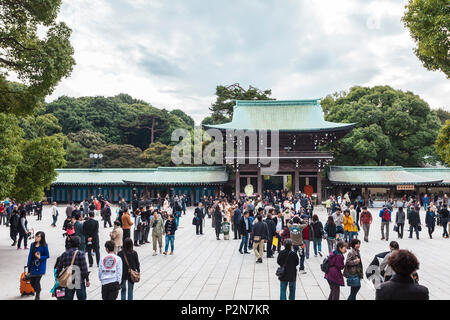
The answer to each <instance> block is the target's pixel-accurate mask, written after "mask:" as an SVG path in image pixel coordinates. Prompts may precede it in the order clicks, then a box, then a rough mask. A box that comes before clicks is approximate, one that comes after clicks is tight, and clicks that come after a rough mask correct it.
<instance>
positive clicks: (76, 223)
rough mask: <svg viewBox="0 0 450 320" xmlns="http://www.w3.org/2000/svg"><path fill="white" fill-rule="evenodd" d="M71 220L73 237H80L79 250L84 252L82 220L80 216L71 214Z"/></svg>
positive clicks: (84, 242)
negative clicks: (73, 231)
mask: <svg viewBox="0 0 450 320" xmlns="http://www.w3.org/2000/svg"><path fill="white" fill-rule="evenodd" d="M72 219H73V229H74V230H75V235H76V236H78V237H80V248H79V249H80V250H81V251H86V236H85V234H84V231H83V218H82V217H81V214H79V213H76V214H75V215H73V214H72Z"/></svg>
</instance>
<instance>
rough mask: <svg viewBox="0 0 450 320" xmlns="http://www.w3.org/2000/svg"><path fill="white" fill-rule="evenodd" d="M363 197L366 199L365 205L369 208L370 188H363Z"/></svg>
mask: <svg viewBox="0 0 450 320" xmlns="http://www.w3.org/2000/svg"><path fill="white" fill-rule="evenodd" d="M362 190H363V197H364V205H365V206H366V207H369V188H362Z"/></svg>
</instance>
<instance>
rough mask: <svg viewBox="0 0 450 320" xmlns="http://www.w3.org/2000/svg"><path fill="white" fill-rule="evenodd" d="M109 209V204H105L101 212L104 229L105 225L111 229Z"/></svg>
mask: <svg viewBox="0 0 450 320" xmlns="http://www.w3.org/2000/svg"><path fill="white" fill-rule="evenodd" d="M111 214H112V213H111V208H110V207H109V203H108V202H106V203H105V206H104V207H103V210H102V216H103V227H104V228H106V224H108V226H109V228H111V227H112V223H111Z"/></svg>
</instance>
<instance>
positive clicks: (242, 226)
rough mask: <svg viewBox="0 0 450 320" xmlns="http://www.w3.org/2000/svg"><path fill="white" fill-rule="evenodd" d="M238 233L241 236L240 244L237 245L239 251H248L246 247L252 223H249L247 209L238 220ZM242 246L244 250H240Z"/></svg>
mask: <svg viewBox="0 0 450 320" xmlns="http://www.w3.org/2000/svg"><path fill="white" fill-rule="evenodd" d="M238 228H239V233H240V234H241V236H242V240H241V244H240V245H239V252H240V253H250V252H248V251H247V248H248V235H249V233H251V232H252V224H251V223H250V213H249V212H248V211H244V216H242V217H241V220H240V221H239V225H238ZM242 248H244V252H242Z"/></svg>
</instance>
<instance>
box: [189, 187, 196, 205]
mask: <svg viewBox="0 0 450 320" xmlns="http://www.w3.org/2000/svg"><path fill="white" fill-rule="evenodd" d="M190 205H191V206H193V205H195V204H194V187H191V203H190Z"/></svg>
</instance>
